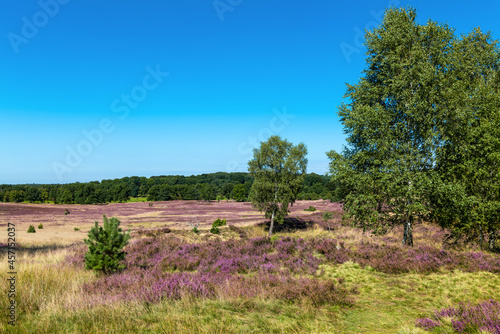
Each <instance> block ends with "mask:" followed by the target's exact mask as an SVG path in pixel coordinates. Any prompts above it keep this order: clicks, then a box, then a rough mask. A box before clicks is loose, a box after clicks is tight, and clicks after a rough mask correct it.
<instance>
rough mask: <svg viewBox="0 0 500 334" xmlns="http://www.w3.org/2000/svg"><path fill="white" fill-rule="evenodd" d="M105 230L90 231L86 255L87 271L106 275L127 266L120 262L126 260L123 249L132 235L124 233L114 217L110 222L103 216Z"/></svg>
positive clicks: (94, 228)
mask: <svg viewBox="0 0 500 334" xmlns="http://www.w3.org/2000/svg"><path fill="white" fill-rule="evenodd" d="M103 222H104V228H102V227H99V226H98V224H99V223H98V222H97V221H96V222H95V226H94V227H92V228H91V229H90V231H89V234H88V236H89V238H88V239H85V240H84V242H85V244H87V245H88V246H89V250H88V252H87V253H86V254H85V269H93V270H96V271H98V272H101V273H104V274H110V273H113V272H116V271H119V270H122V269H125V265H124V264H121V263H120V262H121V261H122V260H124V259H125V254H126V253H125V252H124V251H122V249H123V247H125V246H126V245H127V244H128V241H129V239H130V233H129V232H127V233H124V232H122V229H121V228H120V227H118V226H119V225H120V221H119V220H118V219H116V218H114V217H111V218H110V219H109V220H108V218H106V215H104V216H103Z"/></svg>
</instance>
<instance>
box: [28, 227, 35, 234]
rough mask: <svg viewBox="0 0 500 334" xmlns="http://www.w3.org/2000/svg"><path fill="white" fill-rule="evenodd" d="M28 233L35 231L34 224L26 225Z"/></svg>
mask: <svg viewBox="0 0 500 334" xmlns="http://www.w3.org/2000/svg"><path fill="white" fill-rule="evenodd" d="M28 233H36V230H35V226H33V225H30V226H29V227H28Z"/></svg>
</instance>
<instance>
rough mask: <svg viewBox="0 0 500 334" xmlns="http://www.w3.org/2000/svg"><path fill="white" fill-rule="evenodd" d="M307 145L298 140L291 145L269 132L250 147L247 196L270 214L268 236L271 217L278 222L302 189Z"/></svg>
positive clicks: (255, 204) (272, 223)
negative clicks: (252, 148)
mask: <svg viewBox="0 0 500 334" xmlns="http://www.w3.org/2000/svg"><path fill="white" fill-rule="evenodd" d="M306 155H307V148H306V146H305V145H304V144H302V143H300V144H298V145H296V146H293V145H292V144H291V143H290V142H288V141H287V140H282V139H281V138H280V137H279V136H271V137H270V138H269V139H268V140H267V141H266V142H262V143H261V145H260V148H258V149H254V152H253V159H252V160H250V161H249V162H248V170H249V172H250V174H251V175H252V176H253V177H254V178H255V180H254V182H253V185H252V189H251V192H250V198H251V200H252V203H253V205H254V206H255V207H256V208H258V209H259V210H260V211H264V212H265V214H266V217H267V218H271V224H270V227H269V236H271V235H272V233H273V225H274V221H275V220H277V221H278V222H282V221H283V219H284V217H285V216H286V215H287V214H288V206H289V205H293V203H294V202H295V200H296V198H297V195H298V193H299V192H300V190H301V189H302V186H303V183H304V179H305V174H306V168H307V158H306Z"/></svg>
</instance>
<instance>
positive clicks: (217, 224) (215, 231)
mask: <svg viewBox="0 0 500 334" xmlns="http://www.w3.org/2000/svg"><path fill="white" fill-rule="evenodd" d="M220 226H226V220H225V219H219V218H217V220H215V221H214V222H213V223H212V228H211V229H210V232H211V233H213V234H219V233H220V230H219V227H220Z"/></svg>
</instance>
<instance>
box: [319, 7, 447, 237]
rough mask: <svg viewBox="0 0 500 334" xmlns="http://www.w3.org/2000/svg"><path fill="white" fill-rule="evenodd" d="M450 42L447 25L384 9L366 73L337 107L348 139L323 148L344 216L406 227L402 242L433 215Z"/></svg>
mask: <svg viewBox="0 0 500 334" xmlns="http://www.w3.org/2000/svg"><path fill="white" fill-rule="evenodd" d="M453 41H454V34H453V30H452V29H450V28H449V27H448V26H446V25H440V24H438V23H435V22H432V21H429V22H428V23H427V24H425V25H419V24H417V22H416V11H415V10H414V9H411V8H410V9H408V10H406V9H395V8H391V9H389V10H387V11H386V13H385V15H384V19H383V22H382V23H381V26H380V27H378V28H376V29H374V30H373V31H370V32H367V34H366V47H367V49H368V51H367V55H368V58H367V67H366V69H365V70H364V76H363V77H362V78H361V79H360V81H359V82H358V83H357V84H355V85H347V93H346V95H345V96H344V97H345V98H347V99H348V102H347V103H343V104H342V105H341V106H340V108H339V113H338V114H339V116H340V119H341V122H342V124H343V125H344V132H345V133H346V134H347V143H348V145H347V147H344V149H343V152H342V154H339V153H337V152H334V151H331V152H329V153H327V155H328V157H329V158H330V160H331V163H330V173H331V175H332V177H333V181H334V182H336V183H337V185H338V186H339V187H341V188H342V190H341V191H338V193H340V194H341V195H342V197H344V198H345V205H344V210H345V212H346V215H345V217H347V218H353V220H354V222H355V224H357V225H358V226H360V227H362V228H363V229H364V230H370V231H372V232H374V233H385V232H386V231H387V230H388V229H390V228H391V227H393V226H395V225H403V226H404V233H403V241H402V243H403V244H406V245H413V233H412V230H413V225H414V223H415V222H417V221H421V220H422V219H425V218H427V217H428V216H429V213H430V211H429V210H430V205H429V197H430V195H429V189H430V184H431V180H432V178H433V175H434V173H435V170H434V167H435V165H436V158H437V152H438V151H439V149H440V147H441V146H442V129H440V125H441V123H440V120H441V119H443V118H444V117H445V116H446V113H447V110H448V108H447V103H446V98H447V94H449V90H448V89H449V82H450V71H449V68H450V59H449V56H450V55H451V54H452V51H453ZM447 85H448V86H447Z"/></svg>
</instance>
